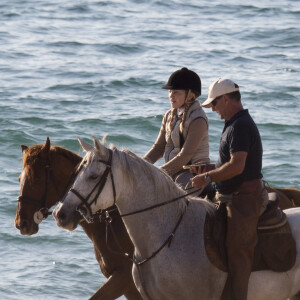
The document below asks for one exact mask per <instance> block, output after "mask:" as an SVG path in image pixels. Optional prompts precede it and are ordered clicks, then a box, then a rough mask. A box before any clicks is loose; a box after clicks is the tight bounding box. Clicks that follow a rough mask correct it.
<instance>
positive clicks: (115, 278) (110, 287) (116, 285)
mask: <svg viewBox="0 0 300 300" xmlns="http://www.w3.org/2000/svg"><path fill="white" fill-rule="evenodd" d="M129 281H132V279H131V275H130V273H129V272H124V271H123V270H118V271H115V272H114V273H113V274H112V275H111V276H110V277H109V278H108V279H107V280H106V281H105V282H104V283H103V284H102V285H101V286H100V288H99V289H98V290H97V292H96V293H95V294H94V295H93V296H92V297H91V298H89V300H100V299H101V300H104V299H105V300H114V299H117V298H119V297H121V296H122V295H124V293H125V291H126V290H127V287H128V285H129Z"/></svg>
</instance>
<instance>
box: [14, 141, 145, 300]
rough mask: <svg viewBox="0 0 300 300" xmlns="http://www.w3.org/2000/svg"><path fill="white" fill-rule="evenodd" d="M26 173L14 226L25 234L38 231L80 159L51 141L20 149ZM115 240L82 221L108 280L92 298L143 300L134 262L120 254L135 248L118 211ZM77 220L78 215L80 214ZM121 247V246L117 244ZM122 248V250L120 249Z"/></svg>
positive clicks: (98, 226) (99, 226) (102, 229)
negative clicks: (133, 269) (137, 286)
mask: <svg viewBox="0 0 300 300" xmlns="http://www.w3.org/2000/svg"><path fill="white" fill-rule="evenodd" d="M21 147H22V152H23V170H22V173H21V174H20V177H19V181H20V196H19V197H18V204H17V212H16V217H15V226H16V228H18V229H19V230H20V232H21V234H24V235H32V234H35V233H37V232H38V230H39V225H38V223H40V222H41V221H42V219H43V218H46V217H47V216H48V214H50V213H48V209H50V207H51V206H53V205H55V204H56V203H57V202H58V201H59V199H60V196H62V194H63V193H64V190H65V188H66V186H67V185H68V181H69V178H70V177H71V175H72V173H73V170H74V168H75V167H76V166H77V164H78V163H79V162H80V161H81V159H82V158H81V157H80V156H78V155H76V154H75V153H73V152H71V151H69V150H66V149H64V148H62V147H58V146H52V147H50V140H49V138H47V141H46V143H45V144H44V145H34V146H31V147H27V146H21ZM112 217H113V222H112V223H111V224H112V227H113V229H114V232H115V235H116V240H117V241H118V243H117V242H116V240H115V239H114V238H113V235H112V234H108V240H107V241H106V224H105V222H100V221H99V220H97V221H95V222H94V223H90V224H88V223H86V222H85V221H84V220H82V221H80V225H81V226H82V228H83V229H84V231H85V233H86V234H87V235H88V237H89V238H90V239H91V240H92V242H93V244H94V251H95V256H96V259H97V261H98V263H99V265H100V269H101V271H102V273H103V274H104V275H105V276H106V277H107V278H108V279H107V280H106V282H105V283H104V284H102V285H101V286H100V288H99V289H98V290H97V291H96V293H95V294H94V295H93V296H92V297H91V298H90V299H93V300H95V299H106V300H110V299H111V300H112V299H116V298H118V297H121V296H122V295H124V296H125V297H126V298H127V299H132V300H141V299H142V298H141V296H140V294H139V292H138V291H137V289H136V287H135V285H134V282H133V278H132V275H131V270H132V262H131V261H130V260H129V259H128V258H126V257H123V256H122V255H119V252H120V251H123V252H127V253H133V245H132V243H131V241H130V238H129V236H128V234H127V231H126V229H125V226H124V224H123V221H122V219H121V218H120V216H119V213H118V211H117V210H115V211H114V212H113V213H112ZM78 218H80V217H79V215H78ZM118 244H119V245H118ZM119 247H120V248H121V249H122V250H121V249H120V248H119Z"/></svg>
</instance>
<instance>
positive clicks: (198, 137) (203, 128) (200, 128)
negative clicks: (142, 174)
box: [161, 118, 208, 175]
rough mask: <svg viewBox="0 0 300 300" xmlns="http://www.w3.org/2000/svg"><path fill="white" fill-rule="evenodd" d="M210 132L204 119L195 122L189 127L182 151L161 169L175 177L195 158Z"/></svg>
mask: <svg viewBox="0 0 300 300" xmlns="http://www.w3.org/2000/svg"><path fill="white" fill-rule="evenodd" d="M207 130H208V125H207V122H206V120H205V119H204V118H199V119H196V120H193V121H192V122H191V124H190V126H189V129H188V134H187V137H186V140H185V142H184V144H183V147H182V148H181V151H180V152H179V153H178V154H177V155H176V156H175V157H174V158H173V159H171V160H170V161H168V162H167V163H165V164H164V165H163V166H162V167H161V168H162V169H164V170H165V171H166V172H167V173H168V174H169V175H174V174H176V173H177V172H179V171H181V170H182V167H183V166H184V165H186V164H187V163H188V162H189V161H190V160H191V159H192V157H193V156H194V154H195V152H196V151H197V149H198V148H199V146H200V145H201V143H202V140H203V138H204V137H205V136H206V133H207Z"/></svg>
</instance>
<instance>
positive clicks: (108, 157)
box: [54, 138, 300, 300]
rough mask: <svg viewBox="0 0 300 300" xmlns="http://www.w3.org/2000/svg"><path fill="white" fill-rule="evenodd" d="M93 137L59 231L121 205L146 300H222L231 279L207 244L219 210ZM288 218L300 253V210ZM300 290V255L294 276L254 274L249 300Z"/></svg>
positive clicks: (277, 298)
mask: <svg viewBox="0 0 300 300" xmlns="http://www.w3.org/2000/svg"><path fill="white" fill-rule="evenodd" d="M93 139H94V147H93V146H91V145H88V144H87V143H85V142H83V141H80V143H81V146H82V147H83V149H84V150H85V151H87V154H86V156H85V157H84V159H83V162H82V165H81V169H80V170H79V173H78V176H77V178H76V180H75V182H74V184H73V189H71V190H70V191H69V193H68V194H67V195H66V197H65V199H64V201H63V202H62V203H61V204H60V205H59V206H58V207H57V208H56V209H55V211H54V216H55V218H56V221H57V223H58V224H59V226H62V227H65V228H67V229H69V230H72V229H73V228H75V226H74V222H75V221H74V220H76V219H78V218H76V217H75V216H76V210H79V211H80V212H81V213H82V214H83V215H84V216H85V217H86V218H87V219H89V218H90V217H91V216H92V214H94V213H96V212H97V211H98V210H100V209H106V208H108V207H110V206H112V205H113V204H114V203H115V204H116V205H117V207H118V209H119V211H120V213H121V215H123V220H124V223H125V226H126V228H127V230H128V233H129V235H130V238H131V240H132V242H133V244H134V246H135V253H134V258H135V264H134V266H133V276H134V280H135V284H136V286H137V288H138V289H139V291H140V293H141V294H142V296H143V298H144V299H152V300H160V299H163V300H174V299H182V300H185V299H188V300H199V299H204V300H217V299H220V296H221V294H222V290H223V287H224V284H225V281H226V278H227V273H225V272H223V271H221V270H219V269H218V268H216V267H215V266H214V265H212V263H211V262H210V261H209V259H208V257H207V255H206V252H205V245H204V238H203V230H204V221H205V216H206V214H207V213H213V210H212V207H211V205H210V204H208V203H207V202H206V201H204V200H201V199H199V198H191V197H184V194H185V192H184V191H183V190H182V189H180V188H179V187H178V186H177V185H176V184H175V183H174V182H173V181H172V179H171V178H170V177H169V176H168V175H166V174H165V173H164V172H163V171H161V170H160V169H158V168H157V167H155V166H153V165H151V164H149V163H148V162H146V161H145V160H143V159H142V158H139V157H137V156H136V155H134V154H133V153H131V152H130V151H128V150H124V151H119V150H117V149H113V150H111V149H108V148H106V147H105V146H104V145H103V144H101V143H100V142H99V141H98V140H97V139H96V138H93ZM171 199H173V201H168V200H171ZM174 199H177V200H174ZM187 200H188V201H187ZM166 201H168V204H165V205H161V206H160V205H159V204H161V203H163V202H166ZM188 203H189V205H188ZM149 207H152V209H150V210H144V209H145V208H149ZM132 212H135V213H134V214H131V213H132ZM285 212H286V214H287V218H288V221H289V223H290V227H291V230H292V233H293V236H294V238H295V239H296V243H297V251H298V253H300V209H299V208H293V209H289V210H286V211H285ZM148 258H149V259H148ZM299 287H300V256H299V254H298V255H297V259H296V263H295V265H294V267H293V268H292V269H290V270H289V271H288V272H280V273H279V272H273V271H257V272H252V273H251V276H250V280H249V290H248V299H249V300H266V299H268V300H271V299H273V300H284V299H288V298H291V297H292V296H293V295H295V294H296V293H297V292H298V291H299Z"/></svg>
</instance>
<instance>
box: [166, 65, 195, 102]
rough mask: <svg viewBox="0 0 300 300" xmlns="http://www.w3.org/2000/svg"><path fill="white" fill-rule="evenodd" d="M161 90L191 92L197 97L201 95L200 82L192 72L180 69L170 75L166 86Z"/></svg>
mask: <svg viewBox="0 0 300 300" xmlns="http://www.w3.org/2000/svg"><path fill="white" fill-rule="evenodd" d="M162 88H163V89H166V90H192V91H193V92H194V93H195V94H196V95H197V97H199V96H200V95H201V80H200V77H199V76H198V75H197V74H196V73H195V72H194V71H192V70H189V69H188V68H182V69H180V70H177V71H175V72H174V73H172V74H171V76H170V78H169V80H168V82H167V84H166V85H164V86H163V87H162Z"/></svg>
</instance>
